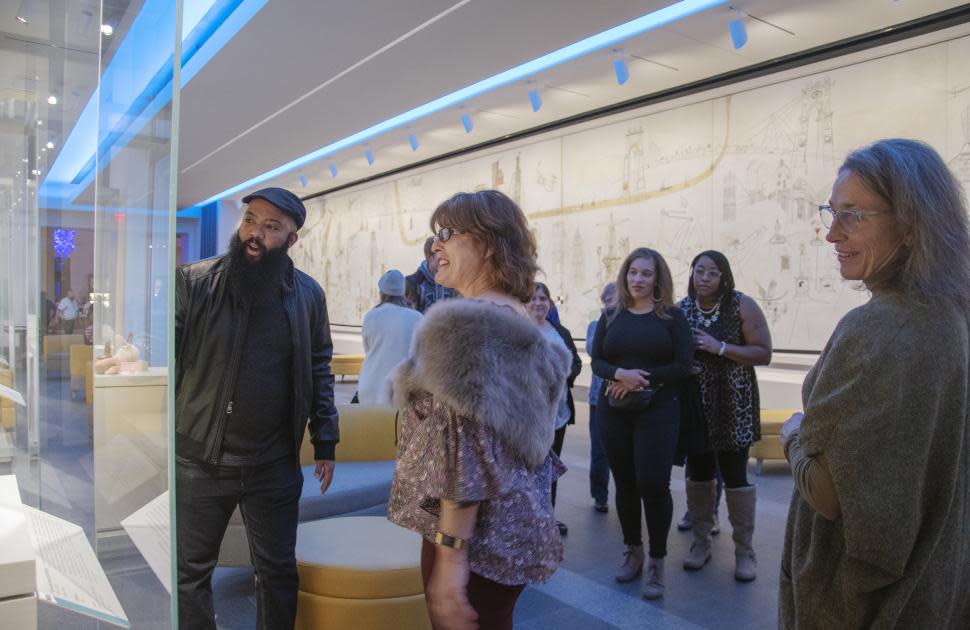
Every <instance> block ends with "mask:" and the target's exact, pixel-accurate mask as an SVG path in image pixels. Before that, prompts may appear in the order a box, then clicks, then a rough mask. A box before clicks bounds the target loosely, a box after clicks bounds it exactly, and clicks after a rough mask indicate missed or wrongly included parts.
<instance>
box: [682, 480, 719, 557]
mask: <svg viewBox="0 0 970 630" xmlns="http://www.w3.org/2000/svg"><path fill="white" fill-rule="evenodd" d="M714 491H715V488H714V480H713V479H712V480H710V481H691V480H688V481H687V509H688V510H690V517H691V526H692V527H691V531H692V532H693V535H694V542H693V544H692V545H691V546H690V551H689V552H687V557H686V558H684V568H685V569H687V570H688V571H697V570H698V569H700V568H702V567H703V566H704V565H705V564H707V561H708V560H710V559H711V528H713V527H714V496H715V495H714Z"/></svg>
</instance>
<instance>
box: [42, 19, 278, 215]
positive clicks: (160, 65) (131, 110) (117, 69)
mask: <svg viewBox="0 0 970 630" xmlns="http://www.w3.org/2000/svg"><path fill="white" fill-rule="evenodd" d="M266 2H267V0H186V1H185V3H184V7H183V8H184V11H183V22H182V26H183V27H182V33H183V39H182V56H181V64H182V68H183V71H182V73H181V82H180V83H181V87H184V86H185V85H186V84H187V83H188V82H189V81H190V80H191V79H192V77H194V76H195V74H196V73H197V72H198V71H199V69H201V68H202V67H203V66H204V65H205V64H206V63H207V62H208V61H209V60H210V59H211V58H212V57H213V56H214V55H215V53H216V52H218V51H219V49H220V48H222V46H223V45H224V44H225V43H226V42H227V41H229V39H231V38H232V37H233V35H235V34H236V33H237V32H238V31H239V29H240V28H242V26H243V25H245V24H246V22H248V21H249V19H250V18H251V17H252V16H253V15H255V14H256V13H257V12H258V11H259V10H260V9H261V8H262V7H263V6H264V5H265V4H266ZM173 6H174V5H172V4H171V2H170V0H146V2H145V3H144V5H143V6H142V8H141V10H140V11H139V13H138V16H137V17H136V18H135V20H134V21H133V22H132V25H131V28H130V29H129V30H128V32H127V34H126V35H125V39H124V41H123V42H122V43H121V44H120V45H119V46H118V50H117V52H116V53H115V55H114V56H113V57H112V60H111V63H110V64H108V67H107V68H105V70H104V72H103V73H102V75H101V77H100V81H99V88H98V89H97V90H95V92H94V93H93V94H92V95H91V98H90V99H89V100H88V103H87V104H86V105H85V107H84V109H83V110H82V112H81V115H80V116H79V117H78V120H77V122H76V123H75V125H74V128H73V129H72V130H71V133H70V135H69V136H68V138H67V140H66V141H65V142H64V144H63V145H62V147H61V150H60V151H59V152H58V155H57V158H56V159H55V161H54V163H53V164H52V165H51V168H50V170H49V171H48V173H47V176H46V177H45V179H44V182H43V184H42V185H41V189H40V194H41V195H42V196H44V197H46V199H45V202H46V203H47V205H55V204H65V203H69V202H70V201H73V200H74V199H75V198H76V197H77V195H78V194H79V193H80V192H82V191H83V190H84V189H86V188H87V187H88V185H90V183H91V180H92V179H94V176H95V167H96V165H99V166H100V167H101V168H103V167H104V166H105V165H106V164H107V163H108V162H110V160H111V156H112V154H113V152H115V151H117V150H119V149H120V148H122V147H124V146H126V145H127V144H128V142H129V141H130V140H131V139H132V138H133V137H134V136H136V135H137V134H138V133H139V132H140V131H141V129H142V128H143V127H144V125H145V124H146V123H148V122H149V121H150V120H152V118H153V117H154V116H155V114H157V113H158V111H159V110H161V109H162V108H163V107H165V105H167V104H168V103H169V102H170V100H171V97H172V75H173V66H174V63H173V58H172V52H171V46H169V45H168V44H169V42H168V41H167V40H165V39H164V38H165V34H166V33H174V32H175V28H174V24H173V20H174V19H175V12H174V10H173V9H172V7H173ZM160 38H161V40H160ZM102 90H104V93H102V92H101V91H102ZM99 118H100V120H99Z"/></svg>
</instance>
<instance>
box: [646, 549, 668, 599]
mask: <svg viewBox="0 0 970 630" xmlns="http://www.w3.org/2000/svg"><path fill="white" fill-rule="evenodd" d="M663 596H664V559H663V558H650V559H649V560H648V561H647V570H646V571H645V572H644V574H643V598H644V599H660V598H661V597H663Z"/></svg>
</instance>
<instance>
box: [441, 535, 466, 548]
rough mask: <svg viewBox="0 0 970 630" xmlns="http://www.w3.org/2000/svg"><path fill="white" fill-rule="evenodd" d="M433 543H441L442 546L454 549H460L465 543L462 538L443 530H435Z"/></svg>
mask: <svg viewBox="0 0 970 630" xmlns="http://www.w3.org/2000/svg"><path fill="white" fill-rule="evenodd" d="M434 544H436V545H441V546H442V547H451V548H452V549H454V550H455V551H461V550H462V549H464V547H465V545H466V544H467V543H466V541H465V539H464V538H456V537H455V536H449V535H448V534H445V533H444V532H437V533H436V534H435V535H434Z"/></svg>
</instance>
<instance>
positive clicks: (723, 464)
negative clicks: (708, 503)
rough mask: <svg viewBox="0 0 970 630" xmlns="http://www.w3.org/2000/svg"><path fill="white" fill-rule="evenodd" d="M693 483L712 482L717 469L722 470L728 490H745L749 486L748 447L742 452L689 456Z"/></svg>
mask: <svg viewBox="0 0 970 630" xmlns="http://www.w3.org/2000/svg"><path fill="white" fill-rule="evenodd" d="M687 465H688V466H689V467H690V480H691V481H710V480H711V479H713V478H714V474H715V471H716V468H717V467H720V469H721V476H722V477H723V478H724V485H725V486H727V487H728V488H744V487H745V486H747V485H749V484H748V447H747V446H745V447H744V448H742V449H741V450H740V451H718V452H716V453H715V452H710V453H701V454H700V455H688V456H687Z"/></svg>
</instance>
